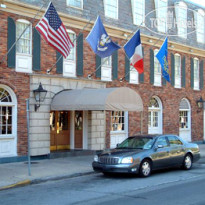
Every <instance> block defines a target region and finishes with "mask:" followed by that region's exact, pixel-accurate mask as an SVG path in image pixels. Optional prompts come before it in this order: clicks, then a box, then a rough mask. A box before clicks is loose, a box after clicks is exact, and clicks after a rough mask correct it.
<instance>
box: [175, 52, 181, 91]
mask: <svg viewBox="0 0 205 205" xmlns="http://www.w3.org/2000/svg"><path fill="white" fill-rule="evenodd" d="M174 62H175V87H176V88H181V56H180V55H179V54H175V55H174Z"/></svg>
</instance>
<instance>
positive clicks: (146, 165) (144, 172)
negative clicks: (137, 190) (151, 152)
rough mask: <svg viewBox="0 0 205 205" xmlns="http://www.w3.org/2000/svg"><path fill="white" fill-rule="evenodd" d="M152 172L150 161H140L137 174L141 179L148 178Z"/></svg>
mask: <svg viewBox="0 0 205 205" xmlns="http://www.w3.org/2000/svg"><path fill="white" fill-rule="evenodd" d="M151 171H152V165H151V162H150V160H148V159H145V160H143V161H142V163H141V165H140V170H139V174H140V176H141V177H148V176H149V175H150V174H151Z"/></svg>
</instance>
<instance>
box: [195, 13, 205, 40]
mask: <svg viewBox="0 0 205 205" xmlns="http://www.w3.org/2000/svg"><path fill="white" fill-rule="evenodd" d="M194 18H195V23H196V26H197V27H196V38H197V42H199V43H203V44H204V43H205V25H204V24H205V12H204V11H203V10H202V9H198V10H196V11H195V12H194ZM200 18H202V21H203V22H199V19H200Z"/></svg>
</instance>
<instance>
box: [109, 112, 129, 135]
mask: <svg viewBox="0 0 205 205" xmlns="http://www.w3.org/2000/svg"><path fill="white" fill-rule="evenodd" d="M119 112H120V115H116V114H118V113H119ZM113 114H114V115H113ZM113 118H124V122H123V123H122V122H121V123H113ZM113 124H118V125H120V124H122V125H123V127H124V129H121V130H112V127H113ZM125 124H126V120H125V112H124V111H112V112H111V133H116V132H118V133H119V132H123V133H124V132H125V131H126V127H125Z"/></svg>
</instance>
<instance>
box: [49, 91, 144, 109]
mask: <svg viewBox="0 0 205 205" xmlns="http://www.w3.org/2000/svg"><path fill="white" fill-rule="evenodd" d="M51 110H113V111H142V110H143V103H142V99H141V97H140V96H139V94H138V93H136V92H135V91H134V90H132V89H130V88H127V87H119V88H102V89H86V88H85V89H75V90H63V91H61V92H59V93H57V94H56V95H55V96H54V97H53V100H52V103H51Z"/></svg>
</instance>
